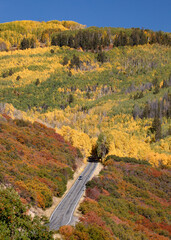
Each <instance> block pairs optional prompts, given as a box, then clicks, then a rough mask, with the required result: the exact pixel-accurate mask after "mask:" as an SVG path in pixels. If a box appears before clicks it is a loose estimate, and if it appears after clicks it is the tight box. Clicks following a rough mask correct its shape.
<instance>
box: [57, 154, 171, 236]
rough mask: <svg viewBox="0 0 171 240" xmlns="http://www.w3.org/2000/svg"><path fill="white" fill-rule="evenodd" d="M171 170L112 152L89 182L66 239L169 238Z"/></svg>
mask: <svg viewBox="0 0 171 240" xmlns="http://www.w3.org/2000/svg"><path fill="white" fill-rule="evenodd" d="M170 178H171V174H170V171H168V170H161V169H156V168H153V167H151V166H150V165H149V164H147V163H145V162H144V163H143V162H142V161H136V160H135V159H130V158H118V157H116V156H109V157H108V159H107V160H106V161H105V168H104V169H103V170H102V171H101V173H100V175H99V177H98V178H94V179H92V181H90V182H89V183H88V184H87V189H86V198H85V200H84V202H83V203H82V204H81V206H80V211H81V213H82V214H83V215H82V217H81V218H80V221H81V222H80V223H78V224H77V225H76V227H75V228H73V227H71V226H63V227H61V229H60V232H61V234H63V236H64V239H80V240H82V239H98V240H105V239H106V240H109V239H122V240H140V239H144V240H147V239H153V240H168V239H169V237H170V236H171V235H170V234H171V231H170V217H169V211H170V202H169V201H170V200H169V199H170V196H169V181H170Z"/></svg>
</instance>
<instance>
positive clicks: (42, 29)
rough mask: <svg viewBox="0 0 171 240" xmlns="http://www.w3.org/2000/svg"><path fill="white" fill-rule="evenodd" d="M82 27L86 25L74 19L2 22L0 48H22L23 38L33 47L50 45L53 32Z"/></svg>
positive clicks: (0, 26) (0, 25)
mask: <svg viewBox="0 0 171 240" xmlns="http://www.w3.org/2000/svg"><path fill="white" fill-rule="evenodd" d="M82 28H85V26H84V25H81V24H79V23H76V22H73V21H57V20H52V21H48V22H38V21H28V20H27V21H14V22H7V23H0V50H9V49H16V48H20V47H22V46H24V45H23V44H22V42H23V39H27V40H29V42H28V44H29V46H30V47H32V48H34V47H38V46H40V45H41V46H48V45H50V36H51V34H52V33H57V32H58V33H59V32H62V31H67V30H74V29H82ZM23 43H24V42H23Z"/></svg>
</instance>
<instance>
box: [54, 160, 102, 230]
mask: <svg viewBox="0 0 171 240" xmlns="http://www.w3.org/2000/svg"><path fill="white" fill-rule="evenodd" d="M96 166H97V163H94V162H89V163H88V164H87V166H86V168H85V169H84V171H83V172H82V174H81V176H82V179H81V180H78V179H77V180H76V181H75V183H74V184H73V186H72V187H71V189H70V190H69V192H68V193H67V194H66V196H65V197H64V199H63V200H62V201H61V202H60V203H59V205H58V206H57V207H56V208H55V210H54V211H53V213H52V215H51V217H50V223H49V227H50V230H58V229H59V228H60V227H61V226H63V225H69V223H70V222H71V219H72V216H73V213H74V210H75V208H76V206H77V204H78V202H79V200H80V198H81V196H82V194H83V191H84V190H85V184H86V183H87V182H88V180H89V179H90V177H91V175H92V174H93V172H94V170H95V168H96Z"/></svg>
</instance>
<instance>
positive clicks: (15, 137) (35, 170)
mask: <svg viewBox="0 0 171 240" xmlns="http://www.w3.org/2000/svg"><path fill="white" fill-rule="evenodd" d="M0 150H1V152H0V154H1V159H0V181H1V184H3V185H5V186H11V187H13V188H14V189H15V190H16V191H17V192H18V193H19V194H20V197H21V199H22V200H23V202H24V203H31V204H32V205H36V206H38V207H41V208H43V209H45V208H47V207H50V206H51V204H52V197H53V196H62V195H63V193H64V192H65V190H66V184H67V181H68V180H69V179H70V178H72V176H73V170H76V168H77V163H78V158H79V156H78V154H79V151H78V150H77V149H76V148H74V147H73V146H71V145H70V144H69V143H68V142H66V141H64V139H63V137H62V136H60V135H59V134H57V133H55V131H54V130H53V129H50V128H47V127H46V126H44V125H42V124H40V123H38V122H34V123H33V124H32V123H31V122H29V121H23V120H17V119H16V120H12V119H11V118H9V117H8V116H7V115H1V117H0Z"/></svg>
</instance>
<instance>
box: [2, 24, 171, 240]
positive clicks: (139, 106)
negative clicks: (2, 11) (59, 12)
mask: <svg viewBox="0 0 171 240" xmlns="http://www.w3.org/2000/svg"><path fill="white" fill-rule="evenodd" d="M28 23H29V24H28ZM0 50H2V51H0V114H1V115H0V150H1V152H0V154H1V159H0V160H1V161H0V182H1V184H2V185H3V186H4V185H5V186H7V187H13V188H14V189H15V190H16V191H17V192H18V193H19V195H20V197H21V201H22V202H23V203H24V204H26V203H29V204H31V205H34V206H38V207H41V208H42V209H45V208H48V207H49V206H50V205H51V204H52V197H53V196H62V195H63V193H64V192H65V190H66V184H67V181H68V180H69V179H70V178H72V176H73V173H74V171H75V170H76V168H78V167H79V164H80V162H83V161H84V162H86V161H87V159H88V158H89V159H91V160H92V159H93V160H97V161H100V162H102V164H103V165H104V169H103V170H102V171H101V173H100V175H99V177H97V178H94V179H93V180H92V181H90V182H89V183H88V184H87V190H86V198H85V201H84V202H83V203H82V204H81V206H80V211H81V214H82V217H81V219H80V223H78V224H77V225H76V227H71V226H64V227H62V228H61V229H60V233H61V234H62V235H63V236H64V237H65V239H66V240H68V239H78V240H87V239H93V240H97V239H98V240H100V239H102V240H104V239H106V240H108V239H121V240H140V239H141V240H142V239H144V240H146V239H154V240H167V239H169V236H170V235H169V234H170V227H169V223H170V222H169V221H170V219H169V183H170V166H171V154H170V153H171V127H170V126H171V120H170V117H171V34H170V33H165V32H161V31H159V32H154V31H152V30H148V29H139V28H131V29H124V28H109V27H108V28H97V27H90V28H86V27H85V26H83V25H81V24H78V23H75V22H72V21H62V22H60V21H56V20H54V21H49V22H34V21H17V22H11V23H4V24H0ZM0 190H1V189H0ZM2 191H4V194H7V199H13V198H12V196H11V195H10V193H9V191H10V190H8V189H2ZM15 198H16V199H17V200H16V202H17V203H18V204H19V205H21V208H22V207H23V205H22V203H21V202H20V200H19V196H18V195H15ZM11 201H12V200H9V202H10V204H11V205H10V204H9V208H10V207H12V203H11ZM1 202H3V198H2V199H1ZM0 204H1V203H0ZM7 205H8V200H7ZM1 209H3V206H2V208H1V205H0V210H1ZM7 211H8V208H7ZM22 211H23V212H25V210H22ZM14 215H15V214H14ZM23 217H24V216H23V214H22V216H21V219H22V218H23ZM14 218H15V217H14ZM6 220H8V219H7V218H6ZM6 220H5V221H6ZM29 221H31V219H30V220H29ZM2 222H3V219H2ZM30 224H31V225H30V226H32V224H33V225H34V222H32V223H30ZM38 225H39V222H38ZM4 229H5V230H4V231H7V230H6V229H8V227H7V226H5V227H4ZM17 229H20V226H17ZM11 231H13V228H12V230H11ZM17 231H18V230H17ZM46 233H47V232H46ZM26 234H27V233H26ZM36 234H39V233H36ZM41 234H42V233H40V236H41ZM49 236H50V237H51V233H50V235H49ZM50 237H49V239H50ZM26 239H27V238H26ZM37 239H42V237H38V238H37ZM45 239H48V237H47V238H45Z"/></svg>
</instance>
